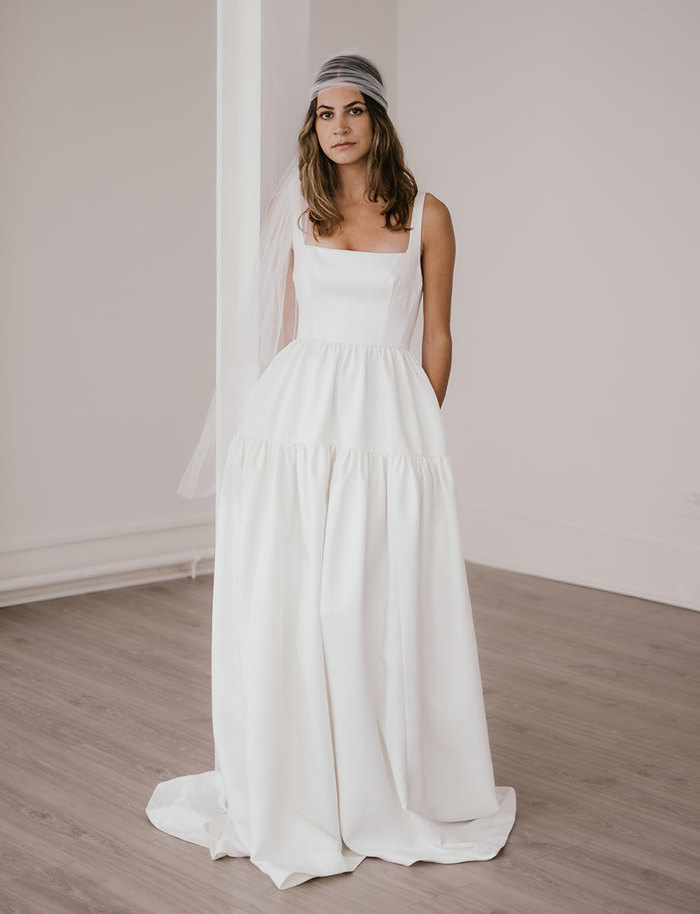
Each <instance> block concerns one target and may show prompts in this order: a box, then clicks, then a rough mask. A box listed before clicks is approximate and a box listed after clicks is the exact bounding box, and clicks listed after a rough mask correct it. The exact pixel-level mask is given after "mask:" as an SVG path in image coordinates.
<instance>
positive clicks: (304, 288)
mask: <svg viewBox="0 0 700 914" xmlns="http://www.w3.org/2000/svg"><path fill="white" fill-rule="evenodd" d="M261 249H264V256H263V257H262V259H261V260H260V277H259V278H260V286H259V295H258V299H257V308H258V309H259V311H258V313H257V315H256V319H257V320H258V321H259V344H260V350H259V352H260V373H259V377H258V378H257V381H256V382H255V384H254V385H253V387H252V389H251V391H250V393H249V395H248V396H247V399H246V401H245V409H244V410H243V415H242V418H241V420H240V422H239V423H238V425H237V427H236V429H235V433H234V434H233V435H232V437H231V439H230V441H226V442H224V445H225V447H226V451H225V453H226V459H225V463H224V473H223V481H222V484H221V486H220V490H219V491H218V492H217V531H216V556H215V572H214V591H213V606H212V670H211V671H212V719H213V731H214V745H215V759H214V767H213V769H212V770H211V771H206V772H200V773H196V774H184V775H182V776H180V777H176V778H173V779H171V780H168V781H163V782H162V783H160V784H158V785H156V787H155V789H154V791H153V795H152V796H151V798H150V800H149V803H148V806H147V808H146V812H147V815H148V817H149V819H150V820H151V822H152V823H153V824H154V825H155V826H156V827H157V828H159V829H161V830H162V831H164V832H167V833H168V834H170V835H174V836H177V837H179V838H182V839H184V840H186V841H190V842H193V843H195V844H199V845H202V846H204V847H206V848H208V849H209V851H210V854H211V857H212V858H214V859H216V858H220V857H223V856H227V855H228V856H239V857H249V858H250V860H251V862H252V864H253V865H255V866H257V867H258V868H259V869H260V870H261V871H262V872H263V873H266V874H267V875H268V876H269V877H270V878H271V879H272V881H273V882H274V884H275V885H276V886H277V887H278V888H280V889H286V888H289V887H292V886H295V885H298V884H300V883H302V882H305V881H307V880H309V879H312V878H313V877H317V876H326V875H331V874H334V873H341V872H349V871H351V870H354V869H355V868H356V867H357V866H358V864H360V863H361V861H362V860H363V859H364V858H365V857H366V856H374V857H380V858H382V859H384V860H387V861H391V862H393V863H397V864H402V865H404V866H409V865H410V864H412V863H414V862H415V861H417V860H430V861H434V862H439V863H457V862H465V861H476V860H487V859H490V858H492V857H494V856H495V855H496V854H497V853H498V851H499V850H500V849H501V847H503V845H504V844H505V842H506V840H507V838H508V835H509V833H510V830H511V828H512V826H513V823H514V819H515V791H514V789H513V788H512V787H498V786H496V785H495V782H494V774H493V767H492V761H491V753H490V746H489V736H488V730H487V724H486V716H485V710H484V702H483V692H482V686H481V676H480V669H479V659H478V653H477V645H476V639H475V634H474V626H473V621H472V612H471V604H470V598H469V590H468V585H467V579H466V574H465V566H464V557H463V551H462V543H461V536H460V530H459V523H458V517H457V507H456V498H455V492H454V480H453V476H452V468H451V463H450V458H449V455H448V454H447V452H446V447H445V434H444V428H443V425H442V413H441V405H442V402H443V399H444V396H445V391H446V388H447V381H448V376H449V372H450V365H451V352H452V349H451V336H450V328H449V320H450V298H451V290H452V270H453V264H454V235H453V231H452V223H451V219H450V213H449V210H448V209H447V207H446V206H445V205H444V204H443V203H442V202H440V201H439V200H438V199H437V198H436V197H434V196H433V195H431V194H428V193H427V192H425V191H423V190H419V188H418V186H417V184H416V181H415V178H414V177H413V175H412V174H411V172H410V171H409V169H408V168H407V167H406V165H405V162H404V156H403V150H402V147H401V143H400V141H399V138H398V136H397V133H396V130H395V128H394V127H393V125H392V123H391V120H390V118H389V114H388V105H387V100H386V97H385V92H384V86H383V83H382V79H381V75H380V73H379V71H378V70H377V68H376V67H375V66H374V65H373V64H372V63H371V62H370V61H369V60H367V59H366V58H365V57H363V56H361V55H358V54H344V55H339V56H336V57H333V58H331V59H329V60H328V61H326V62H325V63H324V64H323V65H322V66H321V68H320V70H319V72H318V74H317V75H316V78H315V80H314V81H313V84H312V86H311V88H310V92H309V107H308V110H307V112H306V116H305V119H304V122H303V125H302V128H301V131H300V133H299V138H298V156H297V157H296V159H295V161H294V162H293V163H292V165H291V166H290V168H288V169H287V171H286V173H285V175H284V177H283V180H282V182H281V183H280V186H279V187H278V190H277V193H276V195H275V198H274V201H273V204H272V206H271V209H270V211H269V212H268V217H267V221H266V224H265V226H264V231H263V237H262V240H261ZM421 303H422V305H423V311H422V318H423V320H422V327H423V333H422V339H421V340H420V354H421V357H422V358H421V360H420V361H419V360H418V359H417V358H416V356H415V355H414V353H413V352H412V349H411V344H412V341H414V339H415V333H416V329H417V328H418V327H419V326H420V323H419V321H418V318H419V314H420V308H421ZM190 482H191V480H190Z"/></svg>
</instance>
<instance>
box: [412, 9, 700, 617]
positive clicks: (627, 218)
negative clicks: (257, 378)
mask: <svg viewBox="0 0 700 914" xmlns="http://www.w3.org/2000/svg"><path fill="white" fill-rule="evenodd" d="M398 13H399V17H398V45H397V46H398V55H399V57H398V82H399V86H400V92H399V97H398V121H399V122H400V123H401V126H402V135H403V138H404V141H405V146H406V148H407V150H408V156H409V160H410V164H411V166H412V167H413V168H414V169H415V173H416V175H417V177H418V180H419V185H420V186H421V187H422V188H423V189H424V190H428V191H431V192H432V193H434V194H435V195H436V196H437V197H439V198H440V199H441V200H443V201H444V202H445V203H446V204H447V205H448V206H449V208H450V210H451V213H452V218H453V222H454V224H455V231H456V235H457V245H458V253H457V266H456V279H455V290H454V297H453V320H452V327H453V339H454V352H453V369H452V375H451V379H450V384H449V388H448V392H447V396H446V399H445V403H444V405H443V410H444V416H445V423H446V426H447V431H448V440H449V443H450V447H451V453H452V456H453V462H454V464H455V470H456V475H457V483H458V487H459V494H460V509H461V520H462V526H463V529H464V539H465V549H466V553H467V555H466V557H467V558H468V559H470V560H473V561H477V562H483V563H485V564H488V565H494V566H499V567H505V568H510V569H515V570H519V571H525V572H528V573H531V574H536V575H543V576H545V577H551V578H555V579H559V580H563V581H571V582H575V583H581V584H588V585H592V586H596V587H601V588H604V589H607V590H612V591H619V592H622V593H628V594H635V595H640V596H644V597H649V598H652V599H658V600H662V601H667V602H670V603H676V604H679V605H682V606H692V607H694V608H697V609H700V516H699V515H696V516H690V515H688V514H684V513H683V496H684V493H686V492H696V493H697V492H700V422H698V415H699V410H698V405H699V400H700V398H699V394H700V368H699V366H700V360H699V359H698V352H697V349H698V345H697V341H698V338H699V337H700V309H698V287H699V280H700V258H698V251H699V250H700V226H699V224H698V218H697V214H698V206H699V204H700V199H699V198H700V185H699V183H698V162H699V161H700V124H699V122H698V117H697V113H698V110H700V56H699V55H698V53H697V51H698V47H700V5H699V4H697V3H695V2H692V0H654V2H649V0H593V2H592V0H576V2H570V3H561V2H560V0H528V2H527V3H520V2H516V0H511V2H494V0H469V2H459V0H450V2H446V0H435V2H433V0H431V2H430V3H426V2H419V0H402V2H400V3H399V4H398Z"/></svg>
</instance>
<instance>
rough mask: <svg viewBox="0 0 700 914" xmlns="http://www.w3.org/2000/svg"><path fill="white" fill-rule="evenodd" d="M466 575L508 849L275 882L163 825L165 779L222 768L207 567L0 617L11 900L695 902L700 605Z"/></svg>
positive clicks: (444, 905) (5, 887)
mask: <svg viewBox="0 0 700 914" xmlns="http://www.w3.org/2000/svg"><path fill="white" fill-rule="evenodd" d="M467 572H468V579H469V584H470V591H471V595H472V602H473V605H474V618H475V624H476V630H477V637H478V641H479V656H480V663H481V671H482V677H483V683H484V694H485V698H486V708H487V715H488V721H489V733H490V737H491V747H492V752H493V759H494V768H495V772H496V782H497V783H498V784H504V785H512V786H514V787H515V789H516V794H517V804H518V813H517V819H516V822H515V826H514V829H513V831H512V832H511V835H510V839H509V841H508V843H507V845H506V846H505V848H504V849H503V850H502V851H501V852H500V853H499V855H498V856H497V857H495V858H494V859H493V860H489V861H481V862H470V863H464V864H450V865H445V864H431V863H416V864H414V865H413V866H411V867H403V866H400V865H397V864H391V863H386V862H384V861H381V860H377V859H373V858H367V859H366V860H364V861H363V862H362V863H361V864H360V866H359V867H358V868H357V869H356V870H355V872H354V873H349V874H343V875H338V876H332V877H326V878H323V879H314V880H311V881H310V882H307V883H304V884H303V885H301V886H298V887H296V888H292V889H288V890H285V891H284V892H281V891H279V890H278V889H276V888H275V886H274V885H273V884H272V882H271V881H270V880H269V878H268V877H267V876H265V875H263V874H262V873H260V872H259V871H258V870H257V868H255V867H254V866H253V865H252V864H251V863H250V861H249V860H247V859H245V858H240V859H234V858H224V859H221V860H217V861H212V860H211V858H210V856H209V852H208V851H207V850H206V849H205V848H201V847H198V846H196V845H192V844H189V843H187V842H184V841H180V840H178V839H177V838H173V837H171V836H169V835H166V834H163V833H162V832H160V831H158V830H157V829H156V828H154V826H153V825H151V823H150V822H149V821H148V819H147V818H146V815H145V813H144V806H145V804H146V802H147V800H148V798H149V796H150V793H151V791H152V789H153V787H154V785H155V784H156V783H157V782H158V781H160V780H163V779H166V778H170V777H175V776H177V775H181V774H191V773H194V772H197V771H206V770H209V769H210V768H211V767H212V763H213V745H212V738H211V730H210V727H211V723H210V683H209V631H210V628H209V622H210V618H209V614H210V605H211V584H212V578H211V576H208V577H205V578H200V579H198V580H195V581H191V580H185V581H172V582H166V583H158V584H152V585H144V586H138V587H130V588H125V589H122V590H113V591H109V592H103V593H95V594H89V595H84V596H79V597H66V598H63V599H60V600H51V601H46V602H43V603H31V604H28V605H25V606H17V607H10V608H7V609H2V610H0V669H1V672H2V708H1V710H0V809H1V823H0V865H1V869H0V911H1V912H3V914H224V912H225V914H267V912H277V911H285V912H297V911H304V912H323V914H356V912H364V911H367V912H388V914H393V912H396V914H399V912H400V914H419V912H431V914H432V912H435V914H462V912H465V914H466V912H469V914H579V912H591V914H593V912H615V914H626V912H629V914H647V912H649V914H666V912H698V911H700V875H699V873H700V866H699V863H700V860H699V858H698V836H699V829H698V824H699V822H698V820H699V818H700V816H699V813H698V794H697V771H698V761H699V756H700V746H699V741H698V679H699V671H700V663H699V662H698V660H699V658H698V653H699V651H698V633H699V631H700V629H699V625H700V616H699V614H696V613H693V612H692V611H690V610H684V609H677V608H674V607H670V606H664V605H662V604H658V603H651V602H646V601H644V600H638V599H632V598H629V597H622V596H619V595H616V594H612V593H608V592H603V591H596V590H589V589H587V588H583V587H576V586H571V585H568V584H561V583H558V582H555V581H549V580H542V579H538V578H533V577H528V576H526V575H520V574H513V573H507V572H502V571H496V570H493V569H489V568H485V567H482V566H478V565H467Z"/></svg>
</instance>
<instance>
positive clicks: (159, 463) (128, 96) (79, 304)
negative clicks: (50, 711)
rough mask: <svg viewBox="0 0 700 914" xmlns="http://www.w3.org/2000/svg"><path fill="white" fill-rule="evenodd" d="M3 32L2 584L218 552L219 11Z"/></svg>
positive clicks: (178, 7)
mask: <svg viewBox="0 0 700 914" xmlns="http://www.w3.org/2000/svg"><path fill="white" fill-rule="evenodd" d="M0 15H1V21H0V34H1V35H2V38H1V39H0V40H1V42H2V44H1V48H0V85H1V88H0V93H1V95H0V123H2V133H3V140H2V144H0V147H1V149H2V153H1V154H2V161H1V163H0V182H1V187H0V198H1V199H2V216H1V229H0V231H1V232H2V236H1V239H0V248H1V249H2V271H1V273H0V299H1V301H2V336H1V338H0V385H1V386H2V403H1V404H0V425H1V428H2V439H3V443H2V448H1V449H0V480H1V481H0V487H1V488H2V508H1V511H0V579H3V578H8V577H16V576H20V575H23V574H28V573H32V574H36V573H42V572H49V571H51V569H56V568H64V567H65V568H69V567H77V566H82V565H86V564H90V563H93V564H94V563H100V562H105V561H118V560H126V559H128V558H130V557H133V556H134V555H137V556H139V557H142V556H144V555H148V554H156V555H157V554H159V552H161V551H162V552H172V551H178V550H180V549H182V548H184V547H185V546H187V547H188V548H189V547H191V546H193V545H196V544H197V543H198V542H207V541H208V540H209V538H210V536H211V522H210V518H213V504H210V503H202V502H199V503H197V502H188V501H185V500H183V499H182V498H180V497H178V496H177V494H176V491H175V489H176V487H177V483H178V481H179V479H180V475H181V473H182V471H183V469H184V466H185V464H186V462H187V460H188V459H189V456H190V452H191V450H192V447H193V443H194V440H195V436H196V434H197V433H198V431H199V425H200V423H201V420H202V418H203V416H202V409H203V408H206V404H207V402H208V396H209V394H210V390H211V385H212V383H213V379H214V362H213V358H214V336H215V269H214V268H215V243H214V242H215V148H216V146H215V140H216V120H215V118H216V96H215V89H216V3H215V0H197V2H196V3H192V2H190V0H147V2H143V3H122V2H108V3H95V2H91V0H61V2H60V3H56V2H54V0H31V2H25V0H4V2H3V4H2V12H1V14H0ZM207 521H208V522H207ZM200 522H202V524H203V525H202V524H200ZM192 525H194V526H192ZM149 537H150V538H151V539H150V540H149V539H148V538H149ZM69 553H70V554H69Z"/></svg>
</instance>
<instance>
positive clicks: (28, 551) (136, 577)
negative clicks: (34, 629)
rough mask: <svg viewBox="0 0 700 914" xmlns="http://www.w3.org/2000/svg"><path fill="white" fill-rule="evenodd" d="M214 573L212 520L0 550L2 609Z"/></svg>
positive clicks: (106, 532)
mask: <svg viewBox="0 0 700 914" xmlns="http://www.w3.org/2000/svg"><path fill="white" fill-rule="evenodd" d="M213 570H214V522H213V521H212V520H211V519H210V517H208V516H207V517H205V518H202V519H195V520H193V521H189V522H187V523H185V524H182V523H181V522H180V523H176V522H172V521H165V522H152V523H151V524H150V525H149V524H147V523H143V522H142V523H139V524H137V525H133V526H131V527H129V528H121V529H113V530H91V531H80V532H75V533H74V534H72V535H71V534H64V535H61V536H57V537H53V538H51V539H44V540H42V541H38V542H36V543H34V544H28V543H26V542H25V543H5V544H3V546H2V547H0V606H15V605H17V604H20V603H32V602H36V601H37V600H51V599H54V598H56V597H66V596H72V595H75V594H81V593H92V592H94V591H98V590H112V589H114V588H117V587H128V586H131V585H133V584H148V583H151V582H153V581H167V580H173V579H176V578H184V577H197V576H198V575H203V574H211V573H212V572H213Z"/></svg>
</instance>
